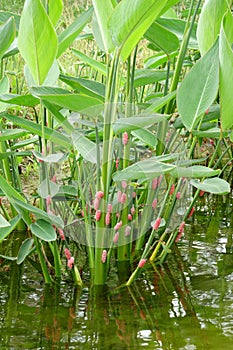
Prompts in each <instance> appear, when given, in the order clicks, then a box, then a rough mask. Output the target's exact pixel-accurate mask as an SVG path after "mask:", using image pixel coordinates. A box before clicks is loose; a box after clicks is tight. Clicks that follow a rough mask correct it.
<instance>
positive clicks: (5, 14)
mask: <svg viewBox="0 0 233 350" xmlns="http://www.w3.org/2000/svg"><path fill="white" fill-rule="evenodd" d="M10 18H14V20H15V26H16V31H18V29H19V22H20V15H17V14H16V13H13V12H10V11H1V10H0V24H4V23H5V22H7V21H8V20H9V19H10Z"/></svg>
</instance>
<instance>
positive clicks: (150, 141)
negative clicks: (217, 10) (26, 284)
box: [0, 0, 233, 285]
mask: <svg viewBox="0 0 233 350" xmlns="http://www.w3.org/2000/svg"><path fill="white" fill-rule="evenodd" d="M92 3H93V8H90V9H88V10H87V11H86V12H84V13H82V14H81V15H80V17H79V18H77V19H76V20H75V21H74V22H73V23H71V24H70V25H69V26H68V27H67V28H66V29H65V30H63V31H60V29H59V30H58V26H57V24H58V23H59V18H60V16H61V14H62V1H61V0H56V1H55V0H54V1H41V0H26V1H25V4H24V9H23V12H22V15H21V16H20V23H19V27H17V23H18V22H17V20H18V17H17V16H14V17H12V16H11V14H6V13H4V16H5V19H6V16H8V17H9V19H7V20H6V22H4V24H3V25H2V26H1V27H0V37H1V38H2V39H1V40H2V41H3V42H4V46H1V45H0V46H1V50H2V51H1V52H0V57H1V59H2V60H1V72H2V73H1V74H2V77H1V78H2V79H1V82H0V92H1V95H0V101H1V110H2V113H1V115H0V116H1V132H2V133H1V136H0V147H1V151H2V154H1V169H2V172H1V174H0V188H1V191H2V194H3V195H4V197H5V198H7V200H8V201H9V203H10V208H9V207H7V204H6V205H5V203H3V202H1V209H2V214H1V217H0V219H1V231H0V240H1V241H2V240H3V239H6V238H7V237H9V236H10V234H11V232H12V231H13V230H15V228H17V229H18V230H19V229H25V227H26V228H27V230H28V237H27V238H26V239H25V240H24V241H23V242H22V245H21V247H20V248H19V251H18V254H17V256H14V257H12V256H11V257H10V256H9V255H7V254H2V256H3V257H4V258H6V259H7V258H10V259H15V260H17V262H18V263H19V264H21V263H22V262H23V261H24V260H25V259H26V258H27V259H28V260H29V261H30V262H31V263H32V264H33V266H35V267H36V268H37V269H38V270H41V271H42V273H43V275H44V279H45V282H46V283H50V282H51V281H52V280H53V279H54V278H56V279H60V278H62V276H63V275H64V273H65V272H66V273H67V274H69V275H71V277H72V279H73V281H74V282H75V283H76V284H80V285H81V284H82V281H81V276H80V273H79V269H78V264H79V257H80V247H82V249H85V251H86V254H87V257H88V265H89V269H90V271H91V276H92V282H93V283H94V284H95V285H103V284H105V283H106V281H107V276H108V272H109V270H110V268H111V263H112V260H113V259H114V258H115V261H116V262H117V265H118V271H119V275H120V279H121V280H124V281H125V282H126V284H127V285H130V284H131V283H132V282H133V281H134V279H135V278H136V277H137V275H138V273H139V272H140V271H141V270H142V268H143V267H144V265H145V264H146V263H147V261H148V260H149V261H151V262H155V263H158V264H161V263H163V262H164V260H165V258H166V257H167V255H168V254H169V253H170V252H171V248H172V246H173V244H174V243H175V242H176V241H178V240H179V239H180V237H181V235H182V234H183V231H184V226H185V222H186V221H187V220H188V219H189V218H190V217H191V215H192V214H193V211H194V208H195V201H196V199H197V197H198V196H199V195H200V194H201V195H202V194H203V191H204V192H208V193H215V194H224V193H228V192H229V191H230V186H229V184H228V183H227V181H226V180H224V179H223V178H220V176H222V175H223V174H224V173H225V172H224V171H225V170H226V169H227V167H228V165H229V164H230V162H231V160H232V150H231V147H232V145H231V141H230V139H229V137H230V138H232V131H231V128H232V124H233V123H232V116H231V114H230V110H232V108H230V107H229V106H228V105H230V104H231V102H229V96H228V94H229V88H227V86H229V84H231V79H230V77H231V74H232V72H231V70H232V68H231V67H232V65H230V61H231V59H232V50H231V48H230V49H229V43H231V41H232V40H231V32H230V29H229V28H230V24H231V21H232V14H231V12H230V6H231V4H230V3H229V2H226V4H225V5H222V6H223V8H222V21H221V23H220V22H219V17H218V18H217V17H216V18H214V17H213V16H212V15H211V8H212V6H215V7H216V6H217V4H216V1H213V0H210V1H207V2H206V4H205V6H204V7H203V9H202V12H201V16H200V19H199V22H198V31H197V33H198V35H197V39H198V42H197V41H196V22H195V20H196V16H197V13H198V10H199V8H200V3H201V1H198V3H197V5H196V7H195V6H194V3H195V1H192V3H191V7H190V11H189V15H188V17H187V19H186V21H184V20H180V19H178V18H177V17H176V15H175V13H174V12H173V11H172V10H171V8H172V6H173V5H175V4H176V3H178V1H177V0H167V1H164V0H156V1H154V0H150V1H149V0H148V1H147V2H146V3H145V1H143V0H137V1H135V0H134V1H133V0H122V1H121V2H119V3H118V2H117V1H115V0H108V1H105V2H104V4H103V1H99V0H93V1H92ZM171 15H172V17H171ZM174 17H175V18H174ZM206 17H208V20H210V21H211V23H212V24H213V25H214V26H216V27H217V28H218V30H217V31H216V35H215V37H212V38H211V39H210V38H205V36H206V35H205V26H206V25H207V24H206V23H207V20H206ZM91 19H92V33H91V34H90V35H89V36H88V38H90V36H91V38H92V39H93V38H94V39H93V40H94V42H95V45H96V48H97V47H98V50H99V51H98V54H99V59H94V58H93V57H90V56H88V55H86V54H84V53H83V52H81V51H80V50H77V49H75V48H73V49H72V53H73V55H74V56H75V57H76V58H77V60H78V62H79V64H81V62H82V65H83V66H84V67H90V69H88V70H87V71H89V76H86V75H82V70H80V71H79V74H78V75H77V76H70V75H68V74H67V73H66V70H65V68H64V67H63V62H62V55H63V54H64V53H65V52H66V50H67V49H68V48H69V47H70V46H71V45H72V43H73V42H74V40H75V39H76V38H77V37H79V39H80V40H81V37H80V33H81V32H82V30H83V29H84V28H85V27H86V25H88V23H89V22H90V20H91ZM215 22H217V23H218V24H215ZM42 24H43V25H42ZM175 24H176V26H175ZM177 28H178V29H177ZM17 33H18V35H17ZM218 35H219V39H218ZM84 37H85V36H84ZM16 38H18V41H17V40H16ZM141 39H143V40H144V41H146V42H147V43H148V45H149V47H150V48H151V49H152V50H154V51H155V52H156V53H155V55H153V56H152V57H148V58H147V59H146V62H145V64H146V68H143V69H141V68H139V67H138V66H139V63H138V56H139V52H140V49H139V47H140V41H141ZM197 44H198V45H199V49H200V52H201V55H202V57H201V58H200V59H199V60H197V62H196V63H195V60H196V58H195V57H197V55H198V53H199V51H198V47H197ZM219 45H220V46H221V50H219ZM144 49H145V48H144ZM194 49H195V54H196V56H195V57H194V56H193V57H192V60H193V61H192V62H191V63H190V65H191V66H193V67H191V69H190V71H188V72H187V71H186V70H187V68H185V63H186V61H185V59H186V57H187V55H189V54H190V55H191V54H192V50H194ZM18 52H19V55H20V57H22V59H23V60H24V63H25V67H24V73H23V75H24V78H25V81H26V86H25V87H24V88H23V89H22V91H21V93H17V94H13V93H9V79H8V77H7V74H6V70H5V72H4V64H6V62H7V60H8V59H9V57H11V58H12V57H14V56H15V55H18ZM218 92H219V96H218ZM216 96H217V98H216ZM176 100H177V107H176ZM219 100H220V107H219V105H218V102H219ZM177 108H178V113H179V115H180V116H176V113H177ZM219 110H221V114H219ZM29 111H30V112H29ZM29 113H30V114H29ZM219 119H220V120H219ZM218 123H220V127H219V124H218ZM202 138H211V139H214V141H213V142H214V144H215V143H216V147H215V148H213V150H212V152H211V154H210V155H209V157H208V158H207V157H202V158H200V159H196V158H195V152H196V149H197V147H196V146H197V144H198V142H200V140H201V139H202ZM27 156H30V157H31V158H32V159H33V162H36V163H37V165H38V169H39V185H38V188H37V191H36V193H35V194H34V197H33V199H34V205H33V203H32V200H31V201H30V198H26V196H25V195H24V194H23V184H22V182H21V177H20V174H19V170H18V159H19V157H21V158H22V157H27ZM21 158H20V159H21ZM207 160H208V166H206V164H205V162H206V161H207ZM191 186H192V187H194V188H196V191H195V194H194V196H192V193H191ZM201 191H202V192H201ZM64 261H65V263H64ZM133 266H134V268H132V274H131V275H130V274H129V271H130V267H133Z"/></svg>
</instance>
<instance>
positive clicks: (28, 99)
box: [0, 94, 40, 107]
mask: <svg viewBox="0 0 233 350" xmlns="http://www.w3.org/2000/svg"><path fill="white" fill-rule="evenodd" d="M0 101H1V102H4V103H10V104H13V105H17V106H27V107H35V106H36V105H38V104H39V102H40V101H39V99H38V98H36V97H34V96H32V95H29V94H28V95H16V94H2V95H0Z"/></svg>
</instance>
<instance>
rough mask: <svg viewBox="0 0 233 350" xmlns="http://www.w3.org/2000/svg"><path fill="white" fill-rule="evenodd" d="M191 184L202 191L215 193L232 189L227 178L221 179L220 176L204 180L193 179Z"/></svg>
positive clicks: (227, 191)
mask: <svg viewBox="0 0 233 350" xmlns="http://www.w3.org/2000/svg"><path fill="white" fill-rule="evenodd" d="M190 184H191V185H192V186H194V187H196V188H198V189H199V190H201V191H205V192H209V193H214V194H226V193H229V192H230V191H231V188H230V185H229V183H228V182H227V181H226V180H223V179H220V178H219V177H214V178H211V179H206V180H204V181H203V182H199V181H197V180H191V181H190Z"/></svg>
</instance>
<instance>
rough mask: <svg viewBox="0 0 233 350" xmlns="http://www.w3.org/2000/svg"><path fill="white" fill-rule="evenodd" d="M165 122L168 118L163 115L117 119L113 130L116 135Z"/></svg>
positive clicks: (154, 114) (153, 114)
mask: <svg viewBox="0 0 233 350" xmlns="http://www.w3.org/2000/svg"><path fill="white" fill-rule="evenodd" d="M163 120H166V118H165V116H164V115H162V114H156V113H151V114H141V115H136V116H134V117H129V118H120V119H117V120H116V121H115V122H114V123H113V125H112V128H113V131H114V132H115V134H119V133H122V132H124V131H131V130H136V129H141V128H143V127H145V126H149V125H153V124H155V123H158V122H160V121H163Z"/></svg>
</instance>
